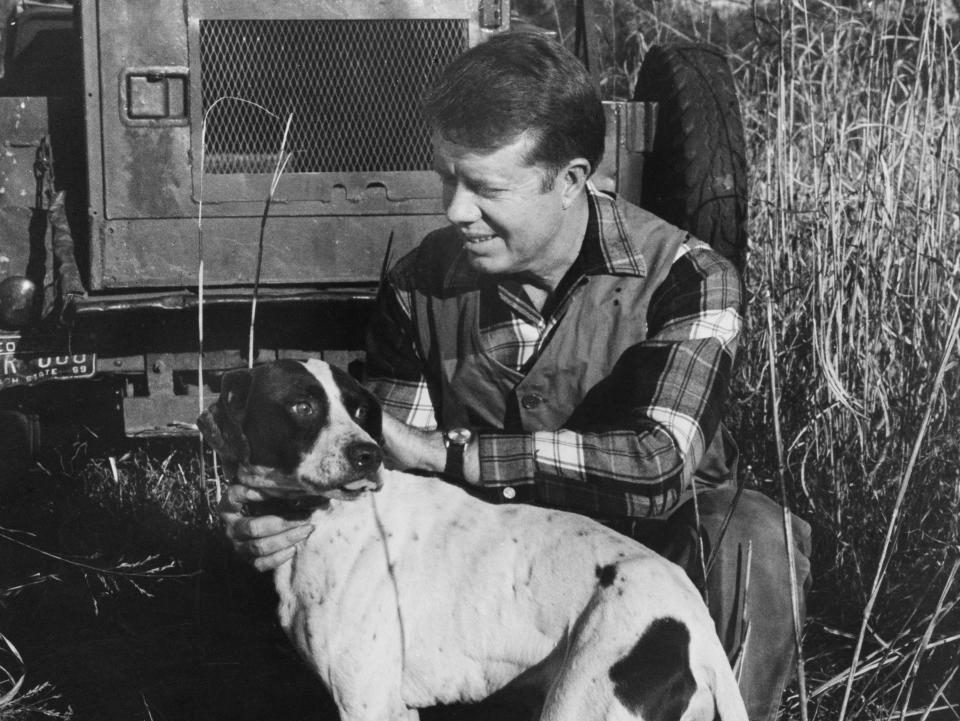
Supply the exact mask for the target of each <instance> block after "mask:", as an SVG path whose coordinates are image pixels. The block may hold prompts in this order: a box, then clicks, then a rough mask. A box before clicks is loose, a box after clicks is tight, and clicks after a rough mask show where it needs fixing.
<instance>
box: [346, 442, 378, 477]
mask: <svg viewBox="0 0 960 721" xmlns="http://www.w3.org/2000/svg"><path fill="white" fill-rule="evenodd" d="M346 454H347V459H348V460H349V461H350V465H351V466H353V468H354V470H356V471H362V472H366V471H372V470H374V469H376V468H378V467H379V466H380V464H381V463H382V462H383V453H381V451H380V446H378V445H377V444H376V443H370V442H369V441H355V442H354V443H351V444H350V445H349V446H347V450H346Z"/></svg>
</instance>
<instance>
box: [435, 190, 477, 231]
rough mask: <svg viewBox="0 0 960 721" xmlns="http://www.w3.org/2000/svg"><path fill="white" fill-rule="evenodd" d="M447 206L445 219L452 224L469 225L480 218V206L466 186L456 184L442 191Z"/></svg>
mask: <svg viewBox="0 0 960 721" xmlns="http://www.w3.org/2000/svg"><path fill="white" fill-rule="evenodd" d="M444 195H445V197H444V203H445V205H446V207H447V220H449V221H450V222H451V223H453V224H454V225H469V224H470V223H474V222H476V221H478V220H480V216H481V214H480V208H479V207H477V202H476V198H475V197H474V194H473V193H471V192H470V191H469V190H468V189H467V188H464V187H463V186H457V187H455V188H450V189H448V190H447V191H446V192H445V193H444Z"/></svg>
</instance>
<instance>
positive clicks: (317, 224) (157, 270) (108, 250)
mask: <svg viewBox="0 0 960 721" xmlns="http://www.w3.org/2000/svg"><path fill="white" fill-rule="evenodd" d="M445 223H446V219H445V218H444V217H443V216H437V215H414V216H399V217H396V216H394V217H390V216H366V217H364V216H353V217H343V216H338V217H332V218H331V217H323V216H319V217H276V218H271V219H270V220H269V221H268V223H267V232H266V240H265V247H264V257H263V273H262V282H263V283H265V284H268V283H274V284H308V283H354V282H376V281H377V280H378V279H379V276H380V269H381V266H382V263H383V255H384V252H385V249H386V247H387V244H388V242H389V239H390V237H391V235H392V236H393V257H394V258H398V257H399V256H400V254H401V253H403V252H406V251H407V250H409V249H410V248H412V247H413V246H414V245H415V244H416V243H417V242H419V241H420V239H421V238H422V237H423V236H424V235H426V233H427V232H429V231H430V230H432V229H434V228H437V227H440V226H442V225H444V224H445ZM259 228H260V223H259V220H258V219H256V218H208V219H206V220H204V224H203V237H204V249H205V258H204V265H205V275H206V282H207V283H208V284H209V285H211V286H212V285H233V284H241V285H243V284H247V285H249V284H251V283H252V282H253V278H254V272H255V269H256V257H257V239H258V237H259ZM101 242H102V247H103V255H102V259H101V262H102V264H103V265H102V267H101V268H99V269H98V270H99V273H100V274H101V277H102V287H103V288H104V289H107V288H125V287H145V286H146V287H155V288H156V287H170V286H174V287H182V286H195V285H196V284H197V229H196V224H195V223H194V222H193V221H191V220H188V219H183V220H175V219H164V220H150V221H147V220H135V221H125V220H119V221H111V222H109V223H106V224H105V225H104V227H103V238H102V240H101Z"/></svg>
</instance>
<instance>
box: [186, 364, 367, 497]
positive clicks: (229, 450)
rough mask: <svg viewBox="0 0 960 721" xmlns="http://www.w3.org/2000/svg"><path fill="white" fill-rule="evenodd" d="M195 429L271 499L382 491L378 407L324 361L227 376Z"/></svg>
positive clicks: (353, 494) (279, 366)
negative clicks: (245, 470) (213, 401)
mask: <svg viewBox="0 0 960 721" xmlns="http://www.w3.org/2000/svg"><path fill="white" fill-rule="evenodd" d="M197 425H198V426H199V427H200V432H201V433H202V434H203V437H204V439H205V440H206V441H207V443H209V444H210V446H211V447H212V448H213V449H214V450H216V451H217V452H218V453H219V454H220V455H221V456H222V457H223V459H224V460H225V461H226V464H225V465H227V464H229V465H232V466H237V465H242V466H245V467H247V468H248V469H250V470H252V471H253V473H252V474H248V475H251V476H253V477H254V478H255V480H253V481H250V483H251V485H255V486H256V487H258V488H260V490H262V491H263V492H264V493H266V494H268V495H271V496H276V497H278V498H289V499H296V498H298V497H317V496H322V497H326V498H349V497H353V496H355V495H357V494H359V493H361V492H362V491H364V490H368V489H373V490H376V489H378V488H379V487H380V473H379V472H380V468H381V464H382V461H383V454H382V452H381V450H380V445H379V443H380V440H381V410H380V404H379V403H378V402H377V399H376V398H375V397H374V396H373V394H371V393H370V392H369V391H368V390H366V389H365V388H363V386H361V385H360V384H359V383H357V381H355V380H354V379H353V378H351V377H350V376H349V375H348V374H346V373H345V372H343V371H341V370H340V369H338V368H333V367H331V366H329V365H327V364H326V363H324V362H323V361H319V360H309V361H306V362H304V363H301V362H299V361H293V360H281V361H277V362H275V363H268V364H266V365H261V366H257V367H256V368H253V369H249V370H248V369H244V370H235V371H230V372H228V373H225V374H224V375H223V379H222V381H221V387H220V398H219V399H218V400H217V401H216V402H215V403H214V404H213V405H211V406H210V408H209V409H208V410H206V411H204V412H203V413H202V414H201V416H200V418H199V419H198V420H197Z"/></svg>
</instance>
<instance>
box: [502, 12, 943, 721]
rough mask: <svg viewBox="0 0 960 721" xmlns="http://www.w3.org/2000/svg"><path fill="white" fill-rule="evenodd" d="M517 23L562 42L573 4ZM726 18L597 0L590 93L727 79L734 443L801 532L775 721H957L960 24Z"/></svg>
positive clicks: (933, 18) (916, 17)
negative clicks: (800, 664) (745, 165)
mask: <svg viewBox="0 0 960 721" xmlns="http://www.w3.org/2000/svg"><path fill="white" fill-rule="evenodd" d="M520 5H521V7H523V6H524V5H528V8H527V9H528V10H529V11H530V12H532V13H533V14H535V15H538V16H539V19H540V21H541V22H542V21H545V20H547V21H549V20H553V21H554V22H556V23H559V25H560V30H561V34H562V36H563V37H565V38H567V39H568V40H569V39H570V38H571V37H572V34H573V29H574V24H573V23H574V20H573V18H574V8H575V3H574V2H573V0H557V2H551V1H550V0H531V1H530V2H529V3H523V2H521V3H520ZM725 5H726V6H727V9H726V11H725V12H724V14H723V15H722V16H721V15H720V14H718V13H717V12H713V11H712V10H711V8H710V3H709V2H706V0H704V1H699V2H698V1H695V0H674V1H673V2H663V1H659V2H657V1H654V0H603V1H602V2H601V3H600V8H601V11H600V12H599V13H598V16H599V19H600V22H599V26H600V30H601V33H602V39H603V49H604V51H605V53H606V57H607V62H606V64H605V66H606V71H605V73H604V75H603V84H604V90H605V92H606V95H607V97H622V98H628V97H630V93H631V90H632V87H633V84H634V82H635V78H636V73H637V71H638V67H639V63H640V62H641V61H642V57H643V54H644V52H645V50H646V48H647V47H649V46H650V45H652V44H655V43H665V42H666V43H669V42H672V41H689V40H697V41H705V42H711V43H714V44H717V45H719V46H721V47H722V48H724V49H725V50H726V51H727V53H728V57H729V59H730V64H731V68H732V70H733V73H734V77H735V79H736V81H737V85H738V90H739V94H740V101H741V108H742V112H743V118H744V125H745V132H746V140H747V152H748V160H749V165H750V226H749V227H750V242H751V251H750V256H749V262H748V269H747V282H748V286H749V288H750V290H751V292H752V298H751V301H750V303H749V308H748V313H747V319H746V320H747V332H746V338H745V344H744V346H743V349H742V356H741V363H740V376H739V378H738V379H737V384H736V388H735V394H734V399H733V404H732V408H731V423H732V425H733V426H734V427H735V430H736V435H737V436H738V437H739V440H740V442H741V450H742V452H743V456H744V459H745V460H746V461H747V462H748V463H749V464H750V466H751V471H752V474H751V475H752V477H753V478H755V479H756V480H757V481H758V483H759V485H760V487H762V488H766V489H767V490H768V491H769V492H770V495H772V496H774V497H775V498H778V500H779V492H778V488H777V485H776V484H775V483H774V479H777V478H778V474H779V473H780V471H781V470H782V472H783V476H784V479H785V481H786V482H787V485H788V488H789V494H788V495H789V496H790V499H789V500H790V504H791V505H792V507H793V508H794V510H795V511H796V512H797V513H798V514H800V515H801V516H803V517H804V518H806V519H807V520H809V521H810V522H811V523H812V524H813V526H814V541H815V549H814V558H813V562H814V578H815V580H814V586H813V590H812V592H811V597H810V609H811V614H810V615H811V620H810V621H809V622H808V624H807V626H806V629H805V640H804V651H805V655H806V656H807V671H808V684H807V686H808V687H807V689H806V690H807V691H808V695H809V699H808V700H807V701H808V702H807V707H806V708H804V709H800V708H799V700H798V698H797V696H795V697H794V698H793V701H792V705H791V706H790V707H789V708H788V709H787V711H786V714H785V715H786V717H788V718H796V717H802V716H804V715H806V716H808V717H810V718H817V719H824V720H829V721H834V720H835V719H888V718H898V719H900V718H950V719H956V718H960V706H957V704H960V671H958V667H960V662H958V660H957V659H958V658H960V612H958V609H957V608H956V605H957V602H958V599H960V587H958V585H957V584H956V583H955V574H956V565H955V564H956V561H957V559H958V558H960V398H958V394H960V383H958V371H957V361H958V359H960V354H958V351H957V345H956V344H957V340H956V333H957V331H958V327H957V326H958V317H960V316H958V313H960V190H958V186H960V27H958V26H957V25H956V23H955V21H954V24H953V25H951V23H950V22H945V19H944V16H943V10H944V9H949V8H950V7H951V6H950V4H949V3H948V2H941V1H937V2H934V1H933V0H891V1H887V2H883V1H882V0H879V1H876V2H867V1H865V0H864V1H860V0H845V1H841V0H832V1H831V0H826V1H821V0H792V1H791V0H773V1H772V2H763V1H762V0H750V2H743V3H741V4H740V7H741V8H742V11H741V12H734V11H730V7H729V6H731V5H733V3H725ZM768 303H769V305H770V306H771V310H772V314H773V316H774V322H773V323H772V324H771V325H770V326H768V324H767V322H766V318H765V314H766V311H767V305H768ZM768 328H772V330H768ZM770 349H773V350H774V356H773V358H774V360H773V364H774V367H773V368H771V361H770V360H769V356H768V353H769V351H770ZM771 370H772V371H773V372H772V373H771ZM772 378H776V380H777V383H776V390H775V392H776V398H772V397H771V393H772V392H773V384H772V382H771V381H772ZM774 401H776V402H774ZM775 408H776V409H777V412H778V413H779V417H778V418H774V417H773V413H774V409H775ZM777 421H779V431H780V432H779V433H776V434H775V433H774V429H775V426H776V425H777V423H776V422H777ZM778 438H780V439H782V440H781V441H780V442H779V443H778ZM781 458H782V462H781ZM951 704H952V705H953V708H950V706H951ZM938 714H939V715H938Z"/></svg>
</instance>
